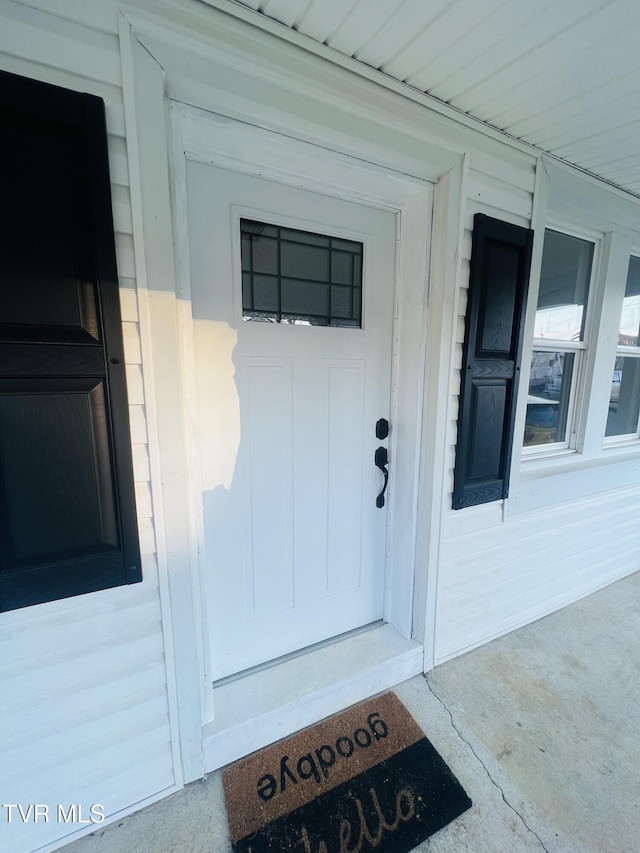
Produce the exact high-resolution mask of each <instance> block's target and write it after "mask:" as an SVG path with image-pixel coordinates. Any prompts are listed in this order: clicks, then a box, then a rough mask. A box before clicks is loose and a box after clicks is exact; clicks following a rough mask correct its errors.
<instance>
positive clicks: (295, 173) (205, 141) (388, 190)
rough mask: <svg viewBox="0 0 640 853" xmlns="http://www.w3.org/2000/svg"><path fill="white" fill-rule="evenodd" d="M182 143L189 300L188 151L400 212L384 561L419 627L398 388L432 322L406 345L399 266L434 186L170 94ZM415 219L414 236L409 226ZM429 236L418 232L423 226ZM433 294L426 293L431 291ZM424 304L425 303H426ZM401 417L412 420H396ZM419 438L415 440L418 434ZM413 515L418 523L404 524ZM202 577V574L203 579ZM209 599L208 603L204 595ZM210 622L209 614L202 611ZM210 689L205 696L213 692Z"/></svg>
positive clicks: (399, 608) (413, 377) (407, 450)
mask: <svg viewBox="0 0 640 853" xmlns="http://www.w3.org/2000/svg"><path fill="white" fill-rule="evenodd" d="M170 113H171V118H172V127H173V149H174V159H173V167H174V176H173V190H174V210H175V230H176V245H177V252H176V261H177V270H178V291H179V294H180V298H181V299H182V300H184V301H185V302H190V298H191V297H190V293H191V291H190V287H191V285H190V274H189V251H188V233H187V199H186V178H185V169H186V160H187V159H191V160H196V161H199V162H204V163H207V164H211V165H213V166H217V167H220V168H224V169H227V170H229V171H235V172H239V173H241V174H246V175H253V176H255V177H261V178H267V179H271V180H273V181H277V182H278V183H281V184H286V185H290V186H295V187H300V188H302V189H305V190H312V191H314V192H316V193H323V194H327V195H330V196H332V197H339V198H341V199H344V200H347V201H355V202H358V203H360V204H368V205H371V206H374V207H380V208H383V209H385V210H390V211H392V212H393V213H396V214H397V222H398V228H397V236H396V247H397V249H398V262H397V264H396V273H395V277H396V281H395V299H394V303H395V304H394V316H393V318H391V319H392V324H393V342H394V345H393V351H392V389H391V407H390V410H391V433H390V448H389V451H390V452H389V455H390V460H391V463H390V466H389V467H390V478H389V490H388V495H389V497H388V506H389V516H388V534H387V553H386V555H385V557H386V560H385V562H386V569H385V578H386V580H385V587H386V589H385V613H384V616H385V621H386V622H389V623H390V624H392V625H393V626H394V627H395V628H396V630H397V631H398V632H399V633H400V634H401V635H402V636H404V637H405V638H407V639H410V638H411V637H412V636H413V634H414V631H413V588H414V567H413V554H412V552H411V550H410V549H411V543H412V541H414V540H415V524H416V511H417V482H418V476H419V465H418V457H419V446H418V444H419V432H418V431H417V430H416V431H415V434H414V435H413V436H407V432H408V431H409V429H408V424H406V423H405V421H409V422H417V419H418V416H419V412H418V411H417V410H416V411H413V412H411V413H410V414H409V417H407V416H406V414H405V413H404V412H403V411H402V409H401V404H400V401H399V396H400V395H401V394H402V395H404V397H405V398H406V397H407V396H408V395H409V394H410V392H411V390H412V389H413V388H414V387H415V388H417V387H419V386H420V384H421V382H422V374H421V364H422V363H423V360H424V359H423V355H422V352H423V347H424V327H423V329H422V330H418V329H416V330H415V331H416V332H417V335H414V336H412V338H411V340H410V341H407V346H405V347H404V348H403V349H401V348H400V327H401V324H402V323H403V322H404V323H406V322H407V320H406V317H407V314H408V313H414V312H413V311H412V306H415V305H419V304H420V303H421V294H420V292H419V291H420V289H422V288H424V278H422V279H419V278H417V277H416V278H414V277H411V278H409V277H407V276H402V275H400V270H401V268H403V267H404V268H406V267H407V266H408V265H410V264H415V261H416V259H417V258H418V257H420V256H421V255H422V256H426V251H425V250H426V245H425V244H426V237H428V235H429V233H430V211H431V193H432V188H431V186H430V185H429V184H426V183H425V182H423V181H415V180H414V179H408V178H405V177H404V176H401V175H393V174H392V173H390V172H389V171H388V170H387V169H380V168H379V167H377V166H373V165H371V164H367V163H363V162H362V161H357V160H353V159H351V158H348V157H345V156H344V155H336V154H335V153H333V152H331V151H327V150H326V149H321V148H318V147H317V146H314V145H310V144H309V143H306V142H300V141H298V140H295V139H292V138H288V137H284V136H282V135H281V134H275V133H273V132H272V131H267V130H263V129H260V128H257V127H254V126H251V125H248V124H244V123H240V122H235V121H230V120H229V119H227V118H223V117H220V116H217V115H215V114H213V113H207V112H204V111H202V110H198V109H195V108H193V107H187V106H185V105H184V104H179V103H176V102H171V104H170ZM411 225H414V235H415V236H414V238H413V240H412V239H411V237H410V236H405V234H404V232H405V230H406V229H409V228H410V227H411ZM418 234H420V235H421V236H420V237H419V238H418V239H417V240H416V239H415V238H416V237H417V235H418ZM422 297H424V292H423V294H422ZM422 311H424V304H423V305H422ZM181 333H182V338H183V347H182V348H183V351H184V353H185V356H184V358H185V375H186V376H187V377H194V376H195V374H196V369H195V361H194V355H193V347H192V340H193V327H192V324H191V323H190V322H189V319H188V318H187V317H186V316H185V318H184V321H183V324H182V326H181ZM194 395H195V388H194V389H192V391H191V392H190V394H189V401H190V403H189V404H188V418H189V422H190V424H191V425H192V444H193V447H192V474H191V479H192V482H193V483H194V484H196V483H198V482H200V480H201V477H200V463H199V459H198V456H197V451H196V449H195V448H196V446H197V430H198V424H197V407H196V405H195V396H194ZM400 423H402V425H403V429H402V430H399V429H397V428H396V426H397V425H398V424H400ZM411 441H412V442H413V443H412V444H410V442H411ZM197 515H198V517H197V518H196V519H194V520H195V524H196V530H195V531H194V532H195V533H196V536H197V543H198V552H199V553H202V552H203V549H204V535H203V529H202V526H203V524H202V515H201V512H198V513H197ZM407 519H410V525H411V529H410V531H409V532H408V533H407V532H406V531H405V530H404V529H403V528H404V526H405V525H406V523H407ZM200 583H201V584H202V577H201V578H200ZM203 606H204V602H203ZM202 618H203V623H205V624H206V616H205V615H204V613H203V617H202ZM209 671H210V663H209V662H208V661H207V659H206V656H205V680H206V683H207V685H208V684H209V683H210V681H211V678H210V676H209ZM210 694H211V691H207V692H206V695H207V696H209V697H210ZM214 712H215V709H214V708H213V707H212V706H211V704H210V700H209V699H208V700H207V704H206V711H205V715H206V718H207V719H213V716H214Z"/></svg>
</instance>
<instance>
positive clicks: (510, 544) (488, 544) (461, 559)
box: [435, 153, 640, 663]
mask: <svg viewBox="0 0 640 853" xmlns="http://www.w3.org/2000/svg"><path fill="white" fill-rule="evenodd" d="M534 179H535V174H534V170H533V166H531V167H530V168H526V167H523V166H519V165H518V164H514V163H511V164H507V163H501V162H499V161H497V160H494V159H492V158H489V157H487V156H485V155H474V154H473V153H472V154H471V155H470V171H469V177H468V183H467V206H466V210H465V214H464V237H463V242H462V252H461V272H460V291H459V298H458V312H457V321H456V327H455V334H456V340H455V347H454V363H453V370H454V376H453V378H452V399H451V400H450V404H449V412H450V416H449V419H448V424H449V426H448V430H449V433H448V442H447V444H448V453H447V459H446V461H447V471H448V476H447V480H446V482H445V492H446V494H445V518H444V524H443V533H442V542H441V551H440V563H439V571H438V608H437V618H436V647H435V661H436V663H441V662H443V661H445V660H448V659H450V658H452V657H455V656H456V655H458V654H461V653H462V652H464V651H467V650H468V649H471V648H473V647H474V646H478V645H480V644H482V643H484V642H487V641H488V640H490V639H493V638H495V637H497V636H500V635H501V634H504V633H507V632H508V631H510V630H513V629H514V628H517V627H519V626H521V625H524V624H526V623H528V622H531V621H533V620H535V619H537V618H539V617H540V616H543V615H545V614H547V613H550V612H552V611H554V610H556V609H558V608H560V607H562V606H564V605H566V604H568V603H570V602H572V601H574V600H576V599H577V598H579V597H581V596H583V595H586V594H588V593H589V592H592V591H594V590H596V589H598V588H600V587H602V586H604V585H606V584H607V583H610V582H612V581H614V580H617V579H618V578H620V577H623V576H624V575H626V574H628V573H630V572H631V571H634V570H636V569H637V568H638V567H639V565H640V563H639V559H638V556H637V555H638V554H639V553H640V527H639V526H638V523H637V518H638V514H639V511H640V490H636V491H634V490H628V489H625V490H621V491H620V492H619V493H618V492H615V491H614V492H606V493H604V494H603V495H602V496H601V497H597V498H591V499H589V500H580V501H575V502H568V503H563V504H556V505H554V506H550V508H549V510H546V511H540V510H538V511H536V512H531V513H523V514H522V515H514V516H510V515H509V514H508V513H507V515H506V517H505V518H504V519H503V508H502V502H501V501H497V502H495V503H492V504H487V505H484V506H480V507H472V508H469V509H465V510H460V511H453V510H452V509H451V497H452V490H453V465H454V461H455V445H456V436H457V424H456V418H457V413H458V394H459V390H460V367H461V364H462V346H463V342H464V334H465V312H466V306H467V288H468V281H469V267H470V260H471V247H472V230H473V217H474V214H475V213H478V212H480V213H485V214H487V215H489V216H494V217H496V218H499V219H504V220H506V221H508V222H512V223H514V224H516V225H523V226H525V227H529V225H530V216H531V208H532V202H533V186H534ZM519 441H520V439H519V438H518V437H516V447H515V451H514V452H515V453H518V452H519V451H518V447H519ZM542 488H544V486H542Z"/></svg>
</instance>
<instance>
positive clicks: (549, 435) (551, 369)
mask: <svg viewBox="0 0 640 853" xmlns="http://www.w3.org/2000/svg"><path fill="white" fill-rule="evenodd" d="M574 358H575V355H574V353H569V352H548V351H546V350H534V352H533V353H532V356H531V374H530V377H529V396H528V397H527V417H526V421H525V429H524V446H525V447H534V446H537V445H541V444H555V443H558V442H564V441H566V439H567V420H568V417H567V416H568V412H569V397H570V393H571V376H572V374H573V366H574Z"/></svg>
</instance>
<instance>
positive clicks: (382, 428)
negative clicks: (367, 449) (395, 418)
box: [376, 418, 389, 438]
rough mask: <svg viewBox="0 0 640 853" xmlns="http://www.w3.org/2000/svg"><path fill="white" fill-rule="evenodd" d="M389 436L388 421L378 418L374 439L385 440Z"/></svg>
mask: <svg viewBox="0 0 640 853" xmlns="http://www.w3.org/2000/svg"><path fill="white" fill-rule="evenodd" d="M388 435H389V421H388V420H387V419H386V418H380V420H379V421H378V422H377V423H376V438H386V437H387V436H388Z"/></svg>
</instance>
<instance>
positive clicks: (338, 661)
mask: <svg viewBox="0 0 640 853" xmlns="http://www.w3.org/2000/svg"><path fill="white" fill-rule="evenodd" d="M422 671H423V649H422V645H421V644H420V643H418V642H416V641H415V640H407V639H405V638H404V637H402V636H401V635H400V634H399V633H398V631H396V629H395V628H394V627H393V626H392V625H389V624H381V625H378V626H376V627H374V628H371V629H370V630H367V631H365V632H358V633H356V634H355V635H354V634H350V635H348V636H346V637H341V638H338V639H336V640H335V641H333V642H331V643H329V644H321V645H320V646H318V647H313V648H312V649H310V650H307V651H306V652H305V653H304V654H300V655H295V656H293V657H289V658H286V659H284V660H281V661H280V662H278V663H275V664H274V665H272V666H269V667H267V668H262V667H258V668H256V669H254V670H249V671H248V672H247V673H246V674H245V675H244V677H241V678H237V679H225V680H224V681H223V682H218V683H217V684H215V685H214V687H213V705H214V711H215V719H214V720H212V721H211V722H209V723H206V724H205V726H204V727H203V731H202V734H203V745H204V762H205V772H207V773H208V772H211V771H212V770H216V769H217V768H218V767H222V766H224V765H225V764H229V763H230V762H231V761H235V760H237V759H238V758H242V757H243V756H245V755H248V754H249V753H251V752H255V750H257V749H261V748H262V747H264V746H267V745H268V744H270V743H273V742H274V741H276V740H279V739H280V738H283V737H286V736H287V735H289V734H292V733H293V732H296V731H298V730H299V729H302V728H304V727H305V726H310V725H312V724H314V723H317V722H318V721H319V720H322V719H324V718H325V717H328V716H329V715H331V714H335V713H337V712H338V711H342V710H344V709H345V708H347V707H349V706H350V705H354V704H355V703H357V702H361V701H363V700H364V699H367V698H368V697H370V696H374V695H375V694H376V693H381V692H382V691H384V690H388V689H389V688H391V687H394V686H395V685H396V684H400V683H401V682H402V681H406V680H407V679H408V678H411V677H412V676H414V675H417V674H418V673H421V672H422Z"/></svg>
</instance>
